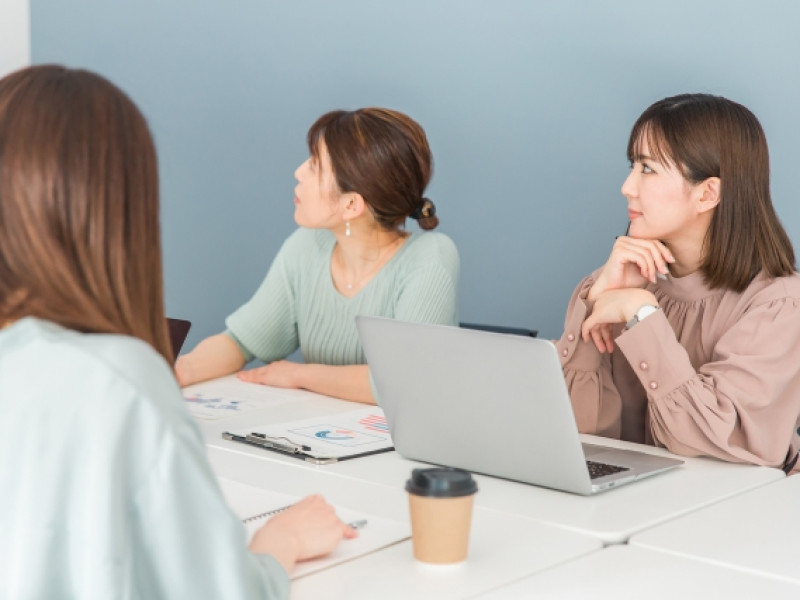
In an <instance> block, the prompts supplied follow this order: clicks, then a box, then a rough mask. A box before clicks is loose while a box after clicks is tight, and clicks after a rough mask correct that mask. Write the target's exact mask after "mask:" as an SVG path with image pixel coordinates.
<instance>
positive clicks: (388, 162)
mask: <svg viewBox="0 0 800 600" xmlns="http://www.w3.org/2000/svg"><path fill="white" fill-rule="evenodd" d="M320 141H324V143H325V147H326V148H327V150H328V154H329V155H330V157H331V166H332V167H333V176H334V179H335V180H336V185H337V186H338V188H339V191H341V192H356V193H358V194H360V195H361V197H362V198H364V202H366V204H367V206H369V208H370V210H371V211H372V214H373V216H374V217H375V220H376V221H377V222H378V224H379V225H380V226H381V227H383V228H384V229H387V230H390V231H391V230H396V229H398V228H400V227H402V226H403V224H404V223H405V220H406V218H407V217H412V218H414V219H416V220H417V221H418V222H419V226H420V227H421V228H422V229H434V228H435V227H436V226H437V225H438V224H439V219H438V218H437V217H436V208H435V206H434V205H433V202H431V201H430V200H429V199H428V198H425V197H424V193H425V188H426V187H427V186H428V182H430V179H431V175H432V173H433V159H432V157H431V149H430V147H429V146H428V139H427V137H426V136H425V131H424V130H423V129H422V127H420V125H419V123H417V122H416V121H414V120H413V119H412V118H411V117H409V116H408V115H405V114H403V113H401V112H398V111H396V110H391V109H388V108H360V109H358V110H353V111H344V110H334V111H331V112H328V113H325V114H324V115H322V116H321V117H320V118H319V119H317V120H316V122H315V123H314V124H313V125H312V126H311V128H310V129H309V130H308V150H309V152H310V153H311V156H312V157H314V158H316V159H319V144H320Z"/></svg>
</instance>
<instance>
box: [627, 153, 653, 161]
mask: <svg viewBox="0 0 800 600" xmlns="http://www.w3.org/2000/svg"><path fill="white" fill-rule="evenodd" d="M643 160H651V161H653V162H658V161H656V159H654V158H653V157H652V156H649V155H647V154H637V155H635V156H634V157H633V162H642V161H643Z"/></svg>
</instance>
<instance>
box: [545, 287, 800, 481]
mask: <svg viewBox="0 0 800 600" xmlns="http://www.w3.org/2000/svg"><path fill="white" fill-rule="evenodd" d="M598 273H599V272H595V273H593V274H592V275H590V276H589V277H587V278H586V279H584V280H583V281H582V282H581V283H580V285H579V286H578V287H577V289H576V290H575V293H574V294H573V296H572V299H571V301H570V304H569V308H568V309H567V315H566V319H565V327H564V334H563V335H562V337H561V339H560V340H558V341H557V342H556V345H557V347H558V350H559V353H560V355H561V362H562V366H563V369H564V375H565V377H566V381H567V386H568V388H569V391H570V396H571V398H572V405H573V409H574V411H575V416H576V420H577V422H578V428H579V429H580V431H581V432H583V433H593V434H597V435H602V436H607V437H613V438H619V439H623V440H629V441H633V442H640V443H646V444H654V445H657V446H663V447H666V448H667V449H669V450H670V451H672V452H674V453H676V454H681V455H684V456H713V457H717V458H720V459H722V460H727V461H731V462H741V463H752V464H759V465H768V466H772V467H781V466H782V465H783V464H784V463H785V462H786V460H787V457H789V458H791V457H793V456H794V455H795V454H796V452H797V449H798V448H799V447H800V437H798V435H797V428H798V425H800V418H798V416H799V415H800V275H797V274H794V275H792V276H788V277H780V278H777V279H769V278H767V277H764V276H762V275H759V276H758V277H756V278H755V279H754V280H753V282H752V283H751V284H750V286H749V287H748V288H747V289H746V290H745V291H744V292H742V293H737V292H732V291H727V290H710V289H708V287H707V286H706V285H705V283H704V281H703V275H702V274H701V273H699V272H697V273H694V274H692V275H688V276H686V277H681V278H673V277H670V278H669V279H668V280H666V281H659V282H658V283H655V284H650V285H648V288H647V289H649V290H650V291H651V292H653V294H654V295H655V296H656V298H657V299H658V303H659V307H660V308H661V309H662V310H659V311H657V312H655V313H653V314H652V315H650V316H648V317H647V318H645V319H643V320H642V321H641V322H639V323H637V324H636V325H635V326H634V327H631V329H629V330H625V329H624V326H623V325H619V326H617V327H616V328H615V330H614V333H615V348H614V351H613V352H612V353H611V354H610V355H609V354H601V353H600V352H599V351H598V350H597V348H596V347H595V345H594V343H591V342H589V343H587V342H584V341H583V340H582V339H581V333H580V331H581V324H582V323H583V321H584V319H585V318H586V317H587V316H588V315H589V314H591V311H592V308H593V304H594V303H593V302H591V301H588V300H586V295H587V293H588V291H589V288H591V286H592V284H593V283H594V277H595V276H596V275H597V274H598ZM798 463H800V461H798ZM798 471H800V464H797V465H795V468H794V471H793V472H798Z"/></svg>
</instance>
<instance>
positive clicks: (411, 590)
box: [209, 448, 602, 600]
mask: <svg viewBox="0 0 800 600" xmlns="http://www.w3.org/2000/svg"><path fill="white" fill-rule="evenodd" d="M209 460H210V462H211V464H212V467H213V468H214V471H215V472H216V473H217V475H218V476H220V477H224V478H226V479H232V480H234V481H240V482H242V483H247V484H249V485H253V486H257V487H263V488H264V489H270V490H277V491H281V492H283V493H287V494H292V495H306V494H310V493H322V494H323V495H324V496H325V497H326V499H328V500H329V501H330V502H332V503H333V504H336V505H339V506H346V507H348V508H352V509H356V510H361V511H364V512H365V513H371V514H374V515H377V516H382V517H385V518H391V519H395V520H400V519H404V520H405V521H406V522H407V521H408V498H407V495H406V492H405V491H404V490H402V489H399V488H398V487H389V486H385V485H375V484H370V483H368V482H363V481H354V480H346V479H343V478H342V477H341V476H337V475H333V474H331V473H327V472H325V470H324V468H320V467H317V468H306V467H304V466H303V464H302V463H300V462H299V461H297V462H296V463H295V464H293V463H283V462H279V461H265V460H262V459H260V458H258V457H253V456H248V455H246V454H241V453H233V452H227V451H225V450H220V449H217V448H210V449H209ZM342 543H347V541H344V542H342ZM601 548H602V545H601V543H600V542H599V541H598V540H596V539H593V538H591V537H589V536H583V535H580V534H575V533H572V532H568V531H564V530H563V529H559V528H556V527H551V526H547V525H543V524H540V523H536V522H533V521H531V520H529V519H524V518H520V517H515V516H513V515H508V514H504V513H500V512H497V511H492V510H488V509H484V508H479V507H477V508H476V509H475V510H474V514H473V520H472V530H471V535H470V550H469V556H468V558H467V561H466V563H465V564H463V565H460V566H457V567H428V566H425V565H421V564H419V563H417V562H416V561H415V560H414V558H413V554H412V546H411V541H410V540H408V539H407V540H404V541H401V542H399V543H397V544H395V545H393V546H390V547H388V548H384V549H381V550H378V551H375V552H373V553H371V554H367V555H364V556H361V557H358V558H355V559H353V560H351V561H350V562H346V563H343V564H339V565H336V566H334V567H332V568H330V569H327V570H325V571H319V572H316V573H312V574H309V575H306V576H304V577H301V578H299V579H296V580H294V581H293V582H292V598H295V599H298V600H300V599H304V598H314V599H317V598H347V599H348V600H350V599H353V598H432V599H433V598H436V599H438V598H467V597H470V596H473V595H474V594H476V593H481V592H484V591H489V590H492V589H495V588H497V587H499V586H501V585H504V584H506V583H509V582H511V581H515V580H517V579H520V578H522V577H526V576H528V575H531V574H533V573H536V572H539V571H542V570H544V569H547V568H550V567H552V566H554V565H557V564H560V563H563V562H567V561H569V560H571V559H574V558H577V557H579V556H582V555H584V554H587V553H591V552H599V551H600V549H601Z"/></svg>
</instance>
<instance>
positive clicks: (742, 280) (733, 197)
mask: <svg viewBox="0 0 800 600" xmlns="http://www.w3.org/2000/svg"><path fill="white" fill-rule="evenodd" d="M643 139H644V140H646V141H647V146H648V148H649V150H650V154H651V155H652V156H653V158H655V159H656V160H658V161H659V162H662V163H664V164H673V165H676V166H677V168H678V169H680V171H681V173H682V174H683V176H684V178H685V179H686V180H687V181H689V182H691V183H699V182H701V181H704V180H705V179H708V178H709V177H719V179H720V202H719V204H718V205H717V207H716V208H715V209H714V214H713V216H712V217H711V225H710V226H709V229H708V232H707V233H706V239H705V243H704V255H703V259H702V263H701V265H700V270H701V272H702V273H703V275H704V276H705V279H706V283H707V284H708V286H709V287H711V288H725V289H730V290H734V291H737V292H741V291H744V289H745V288H747V286H748V285H750V282H751V281H752V280H753V278H754V277H755V276H756V275H757V274H758V273H759V272H761V271H763V272H764V273H765V274H766V275H767V276H769V277H781V276H784V275H789V274H791V273H793V272H794V271H795V266H794V261H795V258H794V250H793V248H792V243H791V241H790V240H789V236H788V235H787V234H786V231H785V230H784V228H783V226H782V225H781V222H780V220H779V219H778V216H777V215H776V214H775V209H774V207H773V206H772V200H771V198H770V189H769V152H768V150H767V140H766V137H765V136H764V131H763V130H762V128H761V124H760V123H759V122H758V119H757V118H756V117H755V115H754V114H753V113H752V112H750V111H749V110H748V109H747V108H745V107H744V106H742V105H741V104H737V103H736V102H732V101H731V100H728V99H726V98H722V97H719V96H712V95H709V94H683V95H679V96H673V97H670V98H665V99H664V100H660V101H658V102H656V103H655V104H653V105H652V106H650V107H649V108H648V109H647V110H645V111H644V113H642V115H641V116H640V117H639V119H638V120H637V121H636V124H635V125H634V126H633V129H632V131H631V135H630V138H629V140H628V159H629V160H631V161H632V160H634V157H635V156H638V155H640V154H641V152H640V151H639V146H640V145H641V142H642V140H643Z"/></svg>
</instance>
